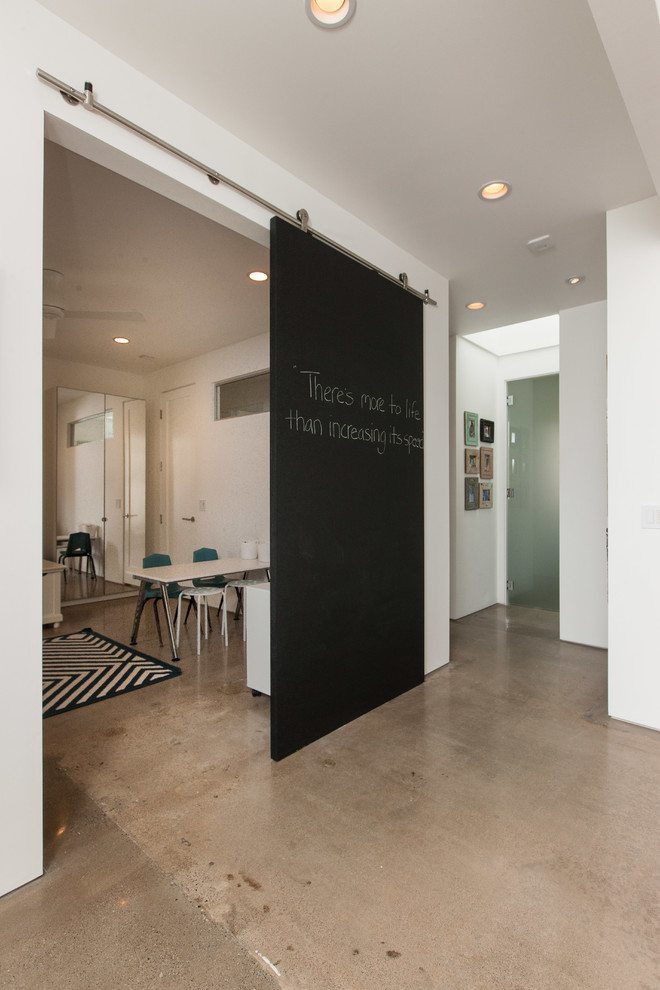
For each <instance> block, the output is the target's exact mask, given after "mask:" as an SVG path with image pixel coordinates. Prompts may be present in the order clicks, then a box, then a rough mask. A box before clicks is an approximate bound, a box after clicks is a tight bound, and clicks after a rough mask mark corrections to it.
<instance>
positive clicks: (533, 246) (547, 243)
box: [527, 234, 554, 254]
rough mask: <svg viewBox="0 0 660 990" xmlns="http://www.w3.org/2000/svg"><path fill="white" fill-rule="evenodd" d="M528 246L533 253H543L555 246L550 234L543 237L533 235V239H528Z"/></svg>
mask: <svg viewBox="0 0 660 990" xmlns="http://www.w3.org/2000/svg"><path fill="white" fill-rule="evenodd" d="M527 247H528V248H529V250H530V251H531V252H532V254H543V252H544V251H549V250H550V248H551V247H554V244H553V243H552V238H551V237H550V234H544V235H543V237H533V238H532V240H531V241H527Z"/></svg>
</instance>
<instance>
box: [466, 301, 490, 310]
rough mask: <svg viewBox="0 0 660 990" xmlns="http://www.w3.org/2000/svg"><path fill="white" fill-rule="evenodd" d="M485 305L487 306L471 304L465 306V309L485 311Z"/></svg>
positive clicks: (480, 303) (479, 303)
mask: <svg viewBox="0 0 660 990" xmlns="http://www.w3.org/2000/svg"><path fill="white" fill-rule="evenodd" d="M485 305H486V303H485V302H471V303H466V304H465V308H466V309H483V308H484V307H485Z"/></svg>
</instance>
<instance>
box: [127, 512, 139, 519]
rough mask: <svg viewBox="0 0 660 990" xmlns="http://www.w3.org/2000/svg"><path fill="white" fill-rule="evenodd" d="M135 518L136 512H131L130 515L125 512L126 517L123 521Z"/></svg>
mask: <svg viewBox="0 0 660 990" xmlns="http://www.w3.org/2000/svg"><path fill="white" fill-rule="evenodd" d="M136 516H137V512H132V513H131V512H127V513H126V515H125V516H124V519H135V517H136Z"/></svg>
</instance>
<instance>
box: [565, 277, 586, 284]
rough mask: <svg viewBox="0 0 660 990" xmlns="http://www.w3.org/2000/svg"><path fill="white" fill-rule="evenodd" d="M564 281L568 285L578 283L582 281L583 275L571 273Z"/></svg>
mask: <svg viewBox="0 0 660 990" xmlns="http://www.w3.org/2000/svg"><path fill="white" fill-rule="evenodd" d="M566 281H567V282H568V284H569V285H579V284H580V282H584V275H571V276H570V278H567V279H566Z"/></svg>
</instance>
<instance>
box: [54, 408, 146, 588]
mask: <svg viewBox="0 0 660 990" xmlns="http://www.w3.org/2000/svg"><path fill="white" fill-rule="evenodd" d="M56 404H57V413H56V422H57V428H56V442H55V447H56V449H55V479H54V487H55V513H54V520H53V522H54V527H55V534H54V540H55V554H56V557H55V559H59V557H60V554H62V553H63V552H64V551H65V550H66V548H67V546H71V544H70V542H69V541H70V540H72V539H73V541H75V542H77V543H79V544H82V547H83V550H82V552H83V554H85V552H86V548H88V549H89V554H90V557H88V556H86V555H83V556H71V557H67V558H66V559H65V560H64V561H63V562H64V563H65V565H66V580H65V581H64V582H63V584H62V601H63V602H64V603H65V602H67V601H81V600H89V599H93V598H102V597H109V596H113V595H122V594H126V593H130V592H132V591H133V590H134V588H135V582H134V581H133V579H132V576H131V574H132V570H133V569H134V568H135V567H139V566H140V565H141V563H142V557H143V556H144V545H145V530H146V525H145V488H146V484H145V483H146V408H145V407H146V403H145V400H144V399H133V398H129V397H127V396H121V395H108V394H103V393H99V392H88V391H85V390H80V389H70V388H58V389H57V390H56ZM72 534H82V536H79V535H76V536H74V537H72ZM51 541H52V536H51Z"/></svg>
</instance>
